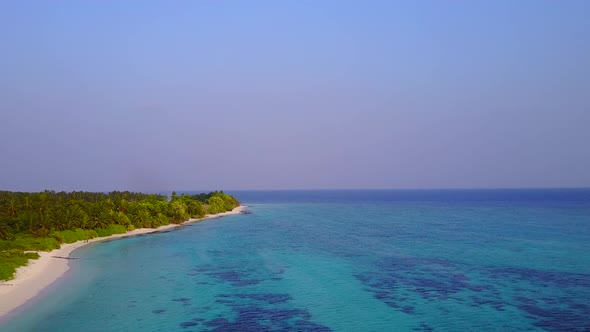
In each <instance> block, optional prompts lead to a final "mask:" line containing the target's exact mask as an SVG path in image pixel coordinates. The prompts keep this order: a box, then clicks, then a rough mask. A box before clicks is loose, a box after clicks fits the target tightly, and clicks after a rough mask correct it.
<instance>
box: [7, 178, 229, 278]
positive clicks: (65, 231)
mask: <svg viewBox="0 0 590 332" xmlns="http://www.w3.org/2000/svg"><path fill="white" fill-rule="evenodd" d="M239 205H240V202H238V200H237V199H236V198H235V197H233V196H230V195H228V194H225V193H223V192H222V191H214V192H210V193H202V194H197V195H188V194H182V195H177V194H176V193H175V192H173V193H172V195H171V197H169V196H167V195H158V194H143V193H134V192H129V191H123V192H121V191H113V192H110V193H93V192H69V193H67V192H55V191H48V190H46V191H43V192H38V193H25V192H10V191H0V280H3V279H10V278H12V277H13V274H14V271H15V269H16V268H17V267H18V266H22V265H26V263H27V260H28V259H30V258H37V257H38V255H37V254H36V253H28V251H49V250H52V249H56V248H59V246H60V244H61V243H72V242H76V241H79V240H88V239H91V238H95V237H101V236H108V235H112V234H117V233H125V232H126V231H128V230H133V229H135V228H156V227H159V226H163V225H168V224H170V223H176V224H179V223H182V222H184V221H187V220H189V219H190V218H202V217H204V216H205V215H207V214H217V213H220V212H226V211H231V210H232V209H234V208H235V207H238V206H239Z"/></svg>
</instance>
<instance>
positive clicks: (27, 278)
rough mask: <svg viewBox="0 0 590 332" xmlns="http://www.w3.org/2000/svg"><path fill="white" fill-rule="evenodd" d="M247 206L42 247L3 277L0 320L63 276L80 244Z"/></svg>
mask: <svg viewBox="0 0 590 332" xmlns="http://www.w3.org/2000/svg"><path fill="white" fill-rule="evenodd" d="M245 209H246V206H244V205H240V206H238V207H237V208H235V209H233V210H231V211H228V212H222V213H218V214H208V215H206V216H205V217H203V218H200V219H189V220H187V221H185V222H183V223H181V224H169V225H164V226H160V227H158V228H138V229H135V230H132V231H127V233H123V234H113V235H110V236H105V237H97V238H94V239H90V240H88V242H86V240H83V241H77V242H74V243H64V244H62V245H61V247H60V248H59V249H54V250H52V251H49V252H46V251H39V252H38V253H39V256H40V257H39V258H38V259H30V260H29V263H28V264H27V265H25V266H21V267H19V268H18V269H17V270H16V273H15V276H14V279H11V280H6V281H0V320H2V318H4V317H5V316H7V315H8V314H10V313H11V312H13V311H15V310H16V309H17V308H19V307H20V306H22V305H24V304H26V303H27V302H28V301H30V300H32V299H33V298H35V297H36V296H37V295H39V293H40V292H41V291H42V290H44V289H45V288H47V287H48V286H49V285H51V284H53V283H54V282H55V281H56V280H58V279H59V278H61V277H62V276H63V275H64V274H65V273H66V272H67V271H68V270H69V269H70V265H69V261H70V260H69V259H67V258H68V257H69V256H70V254H71V253H72V252H73V251H74V250H76V249H78V248H81V247H83V246H86V245H89V244H91V243H95V242H103V241H108V240H112V239H120V238H126V237H133V236H136V235H141V234H150V233H159V232H162V231H166V230H169V229H173V228H178V227H182V226H184V225H186V224H190V223H194V222H198V221H202V220H206V219H213V218H220V217H223V216H228V215H235V214H241V213H243V212H244V210H245Z"/></svg>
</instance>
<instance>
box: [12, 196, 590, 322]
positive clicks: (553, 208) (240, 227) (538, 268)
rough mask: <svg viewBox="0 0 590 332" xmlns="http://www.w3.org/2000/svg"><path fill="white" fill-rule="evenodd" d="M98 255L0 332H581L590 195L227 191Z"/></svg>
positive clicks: (85, 257)
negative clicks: (208, 216)
mask: <svg viewBox="0 0 590 332" xmlns="http://www.w3.org/2000/svg"><path fill="white" fill-rule="evenodd" d="M234 194H235V195H236V196H237V197H238V198H239V199H240V200H241V201H243V202H245V203H246V204H249V205H250V208H249V211H250V213H249V214H245V215H237V216H229V217H224V218H220V219H214V220H209V221H206V222H203V223H198V224H193V225H190V226H187V227H183V228H181V229H177V230H174V231H171V232H167V233H160V234H154V235H147V236H140V237H134V238H128V239H123V240H115V241H110V242H106V243H100V244H93V245H90V246H87V247H84V248H81V249H78V250H77V251H75V252H74V253H73V256H74V257H77V258H79V259H77V260H73V261H72V262H71V265H72V269H71V270H70V272H69V273H68V274H67V276H66V277H65V278H63V279H62V280H60V281H59V282H58V283H57V284H56V285H54V286H53V287H50V288H49V289H48V290H46V291H45V292H44V293H43V294H42V296H41V297H40V299H38V300H37V301H35V302H34V303H32V304H30V305H28V308H26V310H22V311H21V312H20V313H18V314H17V315H14V316H13V317H12V318H11V319H10V320H9V321H7V322H4V324H3V325H1V326H0V330H2V331H523V330H526V331H539V330H549V331H584V330H589V329H590V190H510V191H501V190H487V191H338V192H331V191H317V192H305V191H293V192H236V193H234Z"/></svg>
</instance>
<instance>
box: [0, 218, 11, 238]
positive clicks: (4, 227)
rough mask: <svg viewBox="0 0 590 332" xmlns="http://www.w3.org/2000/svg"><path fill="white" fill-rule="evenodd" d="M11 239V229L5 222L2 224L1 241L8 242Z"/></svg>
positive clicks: (0, 226)
mask: <svg viewBox="0 0 590 332" xmlns="http://www.w3.org/2000/svg"><path fill="white" fill-rule="evenodd" d="M9 238H10V227H9V226H8V225H7V224H6V223H4V222H0V239H1V240H8V239H9Z"/></svg>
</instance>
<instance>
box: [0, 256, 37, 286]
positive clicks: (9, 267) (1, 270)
mask: <svg viewBox="0 0 590 332" xmlns="http://www.w3.org/2000/svg"><path fill="white" fill-rule="evenodd" d="M37 258H39V254H37V253H25V252H23V251H22V250H17V249H11V250H4V251H0V280H10V279H12V278H14V273H15V272H16V269H17V268H19V267H21V266H25V265H27V264H28V262H29V259H37Z"/></svg>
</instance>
